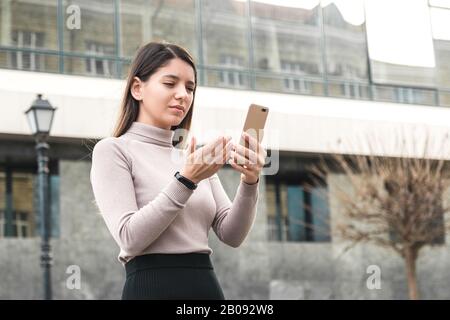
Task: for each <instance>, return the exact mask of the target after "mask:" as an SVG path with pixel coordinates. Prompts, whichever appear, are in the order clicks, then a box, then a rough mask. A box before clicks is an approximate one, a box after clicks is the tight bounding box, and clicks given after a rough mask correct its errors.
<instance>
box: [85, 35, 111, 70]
mask: <svg viewBox="0 0 450 320" xmlns="http://www.w3.org/2000/svg"><path fill="white" fill-rule="evenodd" d="M86 48H87V53H88V54H91V55H96V56H104V55H106V56H112V55H114V46H112V45H107V44H100V43H95V42H87V43H86ZM113 67H114V61H112V60H107V59H102V58H101V57H96V58H87V59H86V71H87V72H88V73H89V74H91V75H104V76H110V75H111V74H112V73H113V71H114V69H113Z"/></svg>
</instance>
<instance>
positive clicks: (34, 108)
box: [25, 94, 56, 300]
mask: <svg viewBox="0 0 450 320" xmlns="http://www.w3.org/2000/svg"><path fill="white" fill-rule="evenodd" d="M55 110H56V108H54V107H52V106H51V105H50V103H49V102H48V100H44V99H42V94H38V95H37V99H36V100H34V101H33V104H32V105H31V107H30V108H29V109H28V110H27V111H25V114H26V115H27V118H28V124H29V125H30V128H31V132H32V134H33V136H34V138H35V140H36V150H37V156H38V158H37V162H38V185H39V187H38V190H39V191H38V192H39V216H40V217H41V224H42V227H43V228H42V242H41V267H42V269H43V275H44V299H45V300H51V299H52V287H51V276H50V269H51V264H52V257H51V247H50V234H51V233H50V231H51V223H50V212H49V201H48V194H49V192H48V173H49V170H48V149H49V146H48V144H47V143H46V140H47V137H48V135H49V133H50V129H51V127H52V121H53V115H54V112H55Z"/></svg>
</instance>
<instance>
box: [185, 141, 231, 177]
mask: <svg viewBox="0 0 450 320" xmlns="http://www.w3.org/2000/svg"><path fill="white" fill-rule="evenodd" d="M195 146H196V139H195V137H192V138H191V142H190V144H189V145H188V146H187V151H188V155H187V159H186V164H185V165H184V168H183V169H182V170H181V171H180V174H181V175H182V176H184V177H186V178H188V179H189V180H191V181H193V182H194V183H199V182H200V181H202V180H203V179H206V178H209V177H211V176H212V175H213V174H215V173H216V172H217V171H219V169H220V168H221V167H222V166H223V165H224V164H225V163H226V161H227V159H228V158H229V157H230V152H231V148H232V142H231V137H219V138H217V139H215V140H213V141H211V142H210V143H208V144H206V145H205V146H203V147H201V148H199V149H197V150H195Z"/></svg>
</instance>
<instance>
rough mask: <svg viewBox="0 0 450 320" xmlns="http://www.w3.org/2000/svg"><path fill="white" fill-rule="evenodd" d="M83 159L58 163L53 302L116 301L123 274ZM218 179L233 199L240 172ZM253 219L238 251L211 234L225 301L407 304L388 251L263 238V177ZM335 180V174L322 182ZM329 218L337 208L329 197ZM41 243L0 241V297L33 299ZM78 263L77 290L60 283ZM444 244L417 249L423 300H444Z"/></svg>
mask: <svg viewBox="0 0 450 320" xmlns="http://www.w3.org/2000/svg"><path fill="white" fill-rule="evenodd" d="M89 171H90V162H89V161H61V162H60V175H61V211H60V212H61V217H60V221H61V236H60V238H59V239H54V240H53V241H52V245H53V246H52V249H53V256H54V265H53V269H52V277H53V278H52V286H53V290H54V298H55V299H120V295H121V291H122V286H123V283H124V276H125V272H124V270H123V267H122V266H121V264H120V263H119V262H118V260H117V255H118V248H117V246H116V244H115V242H114V240H113V239H112V237H111V236H110V234H109V232H108V230H107V228H106V226H105V224H104V222H103V220H102V218H101V216H100V215H99V214H98V213H97V209H96V207H95V204H94V202H93V200H94V198H93V195H92V192H91V187H90V182H89ZM219 175H220V177H221V180H222V184H223V185H224V188H225V190H226V191H227V193H228V194H229V196H230V199H231V200H232V199H233V197H234V195H235V193H236V187H237V185H238V182H239V174H238V173H237V172H235V171H231V170H221V171H220V172H219ZM261 182H262V183H261V185H260V200H259V203H258V215H257V219H256V221H255V224H254V226H253V229H252V231H251V233H250V235H249V237H248V238H247V241H246V242H245V243H244V244H243V245H242V246H241V247H240V248H237V249H234V248H231V247H228V246H226V245H224V244H223V243H221V242H220V241H218V239H217V238H216V236H215V234H214V233H213V232H211V234H210V245H211V247H212V249H213V250H214V253H213V256H212V259H213V262H214V265H215V270H216V273H217V276H218V279H219V282H220V283H221V285H222V287H223V290H224V293H225V296H226V298H227V299H407V286H406V279H405V272H404V267H403V261H402V260H401V259H400V258H399V257H398V256H396V255H395V254H394V253H391V252H390V251H386V250H383V249H378V248H372V247H369V246H359V247H356V248H354V249H352V250H350V251H348V252H347V253H345V254H342V248H343V244H339V243H290V242H284V243H280V242H267V241H266V219H265V218H266V214H265V210H266V208H265V199H264V177H262V181H261ZM336 183H342V179H341V178H340V177H338V176H336V177H331V178H330V180H329V184H330V189H332V188H333V184H336ZM330 205H331V215H332V217H334V216H335V215H336V214H338V211H339V210H338V204H336V202H335V201H334V202H333V199H330ZM39 256H40V240H39V239H38V238H32V239H1V240H0V257H2V258H1V259H0V270H2V272H1V273H0V283H1V286H0V299H40V298H41V297H42V292H41V290H42V289H41V288H42V271H41V267H40V262H39ZM71 265H77V266H79V267H80V271H81V288H80V289H72V290H71V289H69V288H68V287H67V285H66V282H67V280H68V279H69V280H70V276H71V274H68V273H66V270H67V268H68V267H69V266H71ZM370 265H377V266H379V268H380V270H381V289H378V290H377V289H374V290H370V289H368V288H367V285H366V282H367V279H368V277H369V276H370V275H371V274H368V273H367V267H368V266H370ZM449 266H450V250H449V247H448V246H440V247H433V248H428V249H426V250H424V251H423V252H422V253H421V255H420V257H419V260H418V278H419V287H420V293H421V297H422V298H424V299H450V290H448V288H447V284H448V283H450V273H449V272H448V271H447V270H448V269H449Z"/></svg>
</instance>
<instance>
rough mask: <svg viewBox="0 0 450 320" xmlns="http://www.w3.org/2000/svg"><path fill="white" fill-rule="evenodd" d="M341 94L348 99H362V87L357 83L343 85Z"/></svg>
mask: <svg viewBox="0 0 450 320" xmlns="http://www.w3.org/2000/svg"><path fill="white" fill-rule="evenodd" d="M341 94H342V96H344V97H347V98H356V99H360V98H361V86H360V85H359V84H357V83H351V82H345V83H341Z"/></svg>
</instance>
